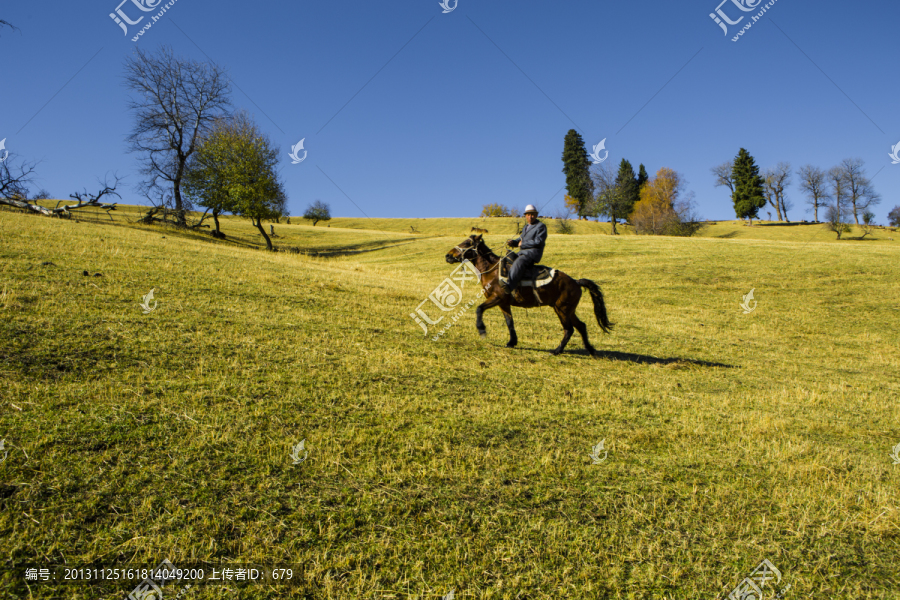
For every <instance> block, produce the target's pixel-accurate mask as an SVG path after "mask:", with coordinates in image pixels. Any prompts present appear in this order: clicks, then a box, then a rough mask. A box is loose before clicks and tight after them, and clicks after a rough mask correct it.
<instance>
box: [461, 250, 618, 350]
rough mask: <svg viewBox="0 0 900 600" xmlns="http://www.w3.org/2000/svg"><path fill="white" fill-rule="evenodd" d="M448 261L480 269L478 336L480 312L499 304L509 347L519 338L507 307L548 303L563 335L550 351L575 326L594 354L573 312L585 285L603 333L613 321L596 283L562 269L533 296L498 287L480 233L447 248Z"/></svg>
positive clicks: (492, 258)
mask: <svg viewBox="0 0 900 600" xmlns="http://www.w3.org/2000/svg"><path fill="white" fill-rule="evenodd" d="M445 258H446V259H447V262H448V263H451V264H452V263H458V262H462V261H463V260H466V259H468V260H469V261H471V262H472V264H473V265H475V268H476V269H478V271H479V272H480V273H481V287H482V288H484V297H485V300H486V301H485V302H484V304H482V305H480V306H479V307H478V308H477V309H476V312H475V327H476V328H477V329H478V333H479V334H481V337H485V336H486V335H487V329H485V326H484V320H483V319H482V315H483V314H484V311H485V310H487V309H489V308H494V307H495V306H499V307H500V310H501V311H502V312H503V316H504V317H505V318H506V326H507V327H508V328H509V342H508V343H507V344H506V347H507V348H513V347H514V346H515V345H516V344H517V343H518V342H519V339H518V337H517V336H516V329H515V327H514V326H513V318H512V311H511V310H510V307H513V306H518V307H519V308H536V307H538V306H552V307H553V310H554V311H556V314H557V316H558V317H559V320H560V322H561V323H562V326H563V329H565V331H566V332H565V335H563V339H562V341H561V342H560V343H559V346H558V347H557V348H556V349H555V350H553V354H559V353H561V352H562V351H563V350H564V349H565V347H566V344H568V343H569V338H571V337H572V333H573V332H574V331H575V330H576V329H577V330H578V333H580V334H581V339H582V340H583V341H584V347H585V348H586V349H587V351H588V352H589V353H590V354H591V356H594V355H595V353H596V351H595V350H594V347H593V346H591V343H590V342H589V341H588V335H587V325H585V324H584V322H583V321H581V320H580V319H579V318H578V317H577V316H576V315H575V309H576V308H577V307H578V302H579V301H580V300H581V288H586V289H587V290H588V291H589V292H590V294H591V298H592V299H593V300H594V315H596V317H597V323H598V324H599V325H600V329H602V330H603V332H604V333H609V332H610V331H611V330H612V327H613V324H612V323H610V322H609V319H608V318H607V317H606V304H604V302H603V292H601V291H600V287H599V286H598V285H597V284H596V283H594V282H593V281H591V280H589V279H578V280H575V279H572V278H571V277H569V276H568V275H566V274H565V273H563V272H562V271H557V272H556V275H555V276H554V278H553V281H551V282H550V283H548V284H547V285H545V286H543V287H540V288H533V290H534V291H536V292H537V296H538V297H539V298H540V302H538V298H537V297H535V294H534V292H533V290H532V289H529V288H523V287H521V286H520V287H519V288H518V292H519V294H520V295H521V297H522V301H519V300H517V299H516V298H515V297H513V296H511V295H510V294H507V293H506V292H504V291H503V288H501V287H500V273H499V271H500V257H499V256H497V255H496V254H494V253H493V252H492V251H491V249H490V248H488V247H487V244H485V243H484V240H482V239H481V236H480V235H471V236H469V237H467V238H466V239H465V240H463V241H462V243H460V244H459V245H458V246H456V247H455V248H453V249H452V250H450V252H448V253H447V256H446V257H445Z"/></svg>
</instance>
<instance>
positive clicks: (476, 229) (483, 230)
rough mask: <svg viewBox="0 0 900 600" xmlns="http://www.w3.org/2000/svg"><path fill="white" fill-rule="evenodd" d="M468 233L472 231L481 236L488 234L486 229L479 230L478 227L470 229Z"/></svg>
mask: <svg viewBox="0 0 900 600" xmlns="http://www.w3.org/2000/svg"><path fill="white" fill-rule="evenodd" d="M470 231H474V232H475V233H480V234H482V235H483V234H485V233H488V230H487V229H481V228H479V227H473V228H472V229H470Z"/></svg>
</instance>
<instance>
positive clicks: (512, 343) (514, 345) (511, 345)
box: [506, 341, 519, 348]
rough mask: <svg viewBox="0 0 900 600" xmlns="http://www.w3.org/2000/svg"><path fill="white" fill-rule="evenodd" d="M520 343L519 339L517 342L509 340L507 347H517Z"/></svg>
mask: <svg viewBox="0 0 900 600" xmlns="http://www.w3.org/2000/svg"><path fill="white" fill-rule="evenodd" d="M518 343H519V342H518V341H515V342H507V343H506V347H507V348H515V347H516V344H518Z"/></svg>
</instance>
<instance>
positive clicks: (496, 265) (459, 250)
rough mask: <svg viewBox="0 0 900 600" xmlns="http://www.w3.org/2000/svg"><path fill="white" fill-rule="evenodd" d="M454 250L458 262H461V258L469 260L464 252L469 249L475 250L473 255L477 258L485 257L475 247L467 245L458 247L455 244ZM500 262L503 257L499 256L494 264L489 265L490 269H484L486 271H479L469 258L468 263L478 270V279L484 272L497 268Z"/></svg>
mask: <svg viewBox="0 0 900 600" xmlns="http://www.w3.org/2000/svg"><path fill="white" fill-rule="evenodd" d="M456 250H457V252H459V259H460V262H462V261H463V260H469V259H468V258H466V252H468V251H470V250H472V251H473V252H475V256H476V257H478V258H487V257H486V256H485V255H484V254H479V253H478V248H477V247H472V246H469V247H468V248H461V247H459V246H456ZM501 262H503V257H499V258H498V259H497V262H496V264H494V266H493V267H491V268H490V269H488V270H486V271H479V270H478V267H476V266H475V263H473V262H472V261H471V260H469V264H470V265H472V268H473V269H475V270H476V271H478V277H479V279H481V276H482V275H484V274H485V273H490V272H491V271H493V270H494V269H496V268H498V267H499V266H500V263H501Z"/></svg>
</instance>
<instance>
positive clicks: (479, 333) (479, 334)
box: [478, 331, 487, 339]
mask: <svg viewBox="0 0 900 600" xmlns="http://www.w3.org/2000/svg"><path fill="white" fill-rule="evenodd" d="M478 337H480V338H481V339H486V338H487V332H486V331H479V332H478Z"/></svg>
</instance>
